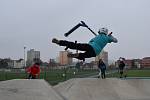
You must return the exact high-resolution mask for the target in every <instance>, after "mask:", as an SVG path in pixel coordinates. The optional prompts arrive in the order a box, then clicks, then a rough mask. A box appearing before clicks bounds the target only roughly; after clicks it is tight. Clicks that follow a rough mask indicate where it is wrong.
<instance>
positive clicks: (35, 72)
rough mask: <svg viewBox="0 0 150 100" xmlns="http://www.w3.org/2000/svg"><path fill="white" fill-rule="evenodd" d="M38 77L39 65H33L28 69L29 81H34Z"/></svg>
mask: <svg viewBox="0 0 150 100" xmlns="http://www.w3.org/2000/svg"><path fill="white" fill-rule="evenodd" d="M39 76H40V64H39V63H34V64H33V65H32V66H31V67H30V73H29V77H28V78H29V79H36V78H39Z"/></svg>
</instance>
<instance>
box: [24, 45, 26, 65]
mask: <svg viewBox="0 0 150 100" xmlns="http://www.w3.org/2000/svg"><path fill="white" fill-rule="evenodd" d="M25 49H26V47H25V46H24V68H25V67H26V54H25Z"/></svg>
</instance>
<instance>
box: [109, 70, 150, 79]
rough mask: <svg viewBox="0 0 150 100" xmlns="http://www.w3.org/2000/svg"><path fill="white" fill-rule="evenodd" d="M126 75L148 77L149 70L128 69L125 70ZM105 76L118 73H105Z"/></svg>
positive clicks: (117, 74)
mask: <svg viewBox="0 0 150 100" xmlns="http://www.w3.org/2000/svg"><path fill="white" fill-rule="evenodd" d="M126 74H127V77H150V70H146V69H145V70H144V69H143V70H128V71H127V72H126ZM107 77H119V73H118V72H116V73H113V74H109V75H107Z"/></svg>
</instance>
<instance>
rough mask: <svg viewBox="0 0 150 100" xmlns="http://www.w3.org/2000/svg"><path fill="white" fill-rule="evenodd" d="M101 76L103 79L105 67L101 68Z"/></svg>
mask: <svg viewBox="0 0 150 100" xmlns="http://www.w3.org/2000/svg"><path fill="white" fill-rule="evenodd" d="M101 77H102V78H103V79H104V78H105V69H101Z"/></svg>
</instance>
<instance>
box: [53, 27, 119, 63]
mask: <svg viewBox="0 0 150 100" xmlns="http://www.w3.org/2000/svg"><path fill="white" fill-rule="evenodd" d="M111 42H114V43H117V39H116V38H114V37H113V36H112V32H111V33H110V34H108V29H107V28H101V29H99V31H98V35H96V37H94V38H92V39H91V40H90V41H89V42H88V43H74V42H70V41H66V40H58V39H56V38H53V39H52V43H56V44H57V45H59V46H66V47H67V48H70V49H77V50H80V51H85V52H83V53H75V54H68V57H72V58H77V59H79V60H83V61H84V60H85V58H91V57H96V56H97V55H99V54H100V52H101V51H102V49H103V48H104V47H105V46H106V45H107V43H111Z"/></svg>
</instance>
